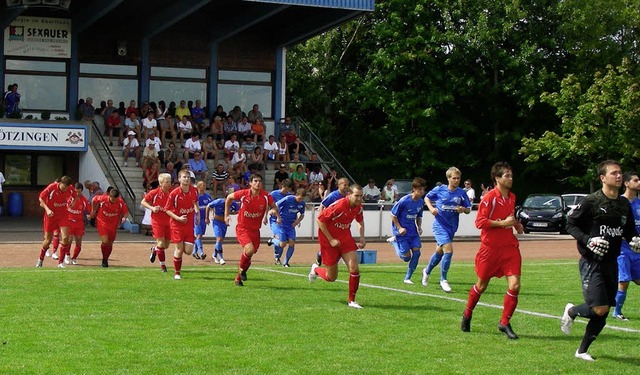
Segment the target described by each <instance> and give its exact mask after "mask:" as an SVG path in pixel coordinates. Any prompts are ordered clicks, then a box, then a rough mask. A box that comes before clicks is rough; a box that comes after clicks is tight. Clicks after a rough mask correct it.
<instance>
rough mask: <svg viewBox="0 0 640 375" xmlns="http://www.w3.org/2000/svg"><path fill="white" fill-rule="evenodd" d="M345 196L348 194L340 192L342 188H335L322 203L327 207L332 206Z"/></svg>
mask: <svg viewBox="0 0 640 375" xmlns="http://www.w3.org/2000/svg"><path fill="white" fill-rule="evenodd" d="M344 197H346V195H342V194H340V190H334V191H332V192H331V193H329V194H328V195H327V196H326V197H325V198H324V199H323V200H322V203H320V204H321V205H322V207H324V208H327V207H329V206H331V205H332V204H334V203H335V202H336V201H337V200H338V199H340V198H344Z"/></svg>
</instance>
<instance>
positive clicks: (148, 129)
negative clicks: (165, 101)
mask: <svg viewBox="0 0 640 375" xmlns="http://www.w3.org/2000/svg"><path fill="white" fill-rule="evenodd" d="M154 117H155V114H154V113H153V111H152V110H151V107H149V109H148V110H147V115H146V116H145V118H143V119H142V127H141V129H142V137H143V138H147V137H148V136H149V134H155V135H158V122H157V121H156V119H155V118H154Z"/></svg>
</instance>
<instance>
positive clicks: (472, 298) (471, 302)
mask: <svg viewBox="0 0 640 375" xmlns="http://www.w3.org/2000/svg"><path fill="white" fill-rule="evenodd" d="M481 294H482V293H480V292H479V291H478V289H477V288H476V286H475V285H473V286H472V287H471V290H469V299H468V300H467V307H466V308H465V309H464V313H463V314H464V317H465V318H467V319H470V318H471V315H472V314H473V309H475V307H476V305H477V304H478V301H480V295H481Z"/></svg>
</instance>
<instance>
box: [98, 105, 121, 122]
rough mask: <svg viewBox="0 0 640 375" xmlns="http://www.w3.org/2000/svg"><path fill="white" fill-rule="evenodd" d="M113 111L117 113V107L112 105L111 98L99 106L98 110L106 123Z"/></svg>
mask: <svg viewBox="0 0 640 375" xmlns="http://www.w3.org/2000/svg"><path fill="white" fill-rule="evenodd" d="M113 112H116V113H117V112H118V111H117V108H116V107H114V106H113V100H111V99H108V100H107V102H106V105H105V106H104V108H101V110H100V115H102V118H103V119H104V123H105V124H106V123H107V121H108V120H109V118H110V117H111V114H112V113H113Z"/></svg>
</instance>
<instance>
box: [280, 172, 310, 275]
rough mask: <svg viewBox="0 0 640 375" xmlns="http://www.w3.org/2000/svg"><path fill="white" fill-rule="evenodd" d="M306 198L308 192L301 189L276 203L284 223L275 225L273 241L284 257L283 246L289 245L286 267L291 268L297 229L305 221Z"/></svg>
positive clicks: (285, 261)
mask: <svg viewBox="0 0 640 375" xmlns="http://www.w3.org/2000/svg"><path fill="white" fill-rule="evenodd" d="M285 181H286V180H285ZM306 196H307V190H306V189H304V188H299V189H298V190H296V194H295V195H288V196H286V197H284V198H282V199H280V200H279V201H277V202H276V206H277V207H278V211H279V212H280V218H281V219H282V223H281V224H277V223H276V224H275V232H274V238H273V239H272V241H273V244H274V246H277V247H279V248H280V255H282V249H283V246H282V244H286V243H288V244H289V247H288V248H287V254H286V255H285V257H284V263H283V264H282V265H283V266H284V267H289V261H290V260H291V257H292V256H293V252H294V251H295V245H296V227H297V226H299V225H300V222H302V219H304V211H305V206H306V204H305V202H304V197H306ZM277 260H278V261H280V258H279V257H278V258H277ZM276 264H277V262H276Z"/></svg>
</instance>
